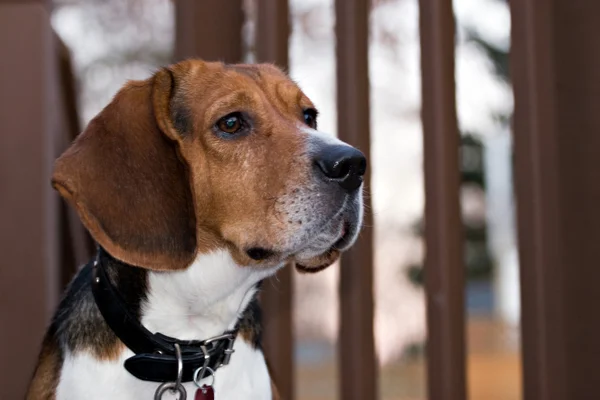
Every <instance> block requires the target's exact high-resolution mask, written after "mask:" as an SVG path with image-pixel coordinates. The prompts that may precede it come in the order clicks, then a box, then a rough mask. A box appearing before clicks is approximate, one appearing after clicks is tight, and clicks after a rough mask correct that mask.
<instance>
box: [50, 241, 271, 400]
mask: <svg viewBox="0 0 600 400" xmlns="http://www.w3.org/2000/svg"><path fill="white" fill-rule="evenodd" d="M273 272H274V271H273V270H270V271H269V270H260V271H256V270H251V269H248V268H242V267H238V266H237V265H235V263H234V262H233V260H232V259H231V257H230V256H229V255H228V253H226V252H215V253H211V254H208V255H203V256H201V257H199V258H198V259H197V260H196V262H195V263H194V264H193V265H191V266H190V267H189V268H188V269H187V270H185V271H181V272H172V273H150V274H149V276H148V292H147V298H146V301H145V302H144V303H143V305H142V306H141V308H142V310H141V312H142V317H141V322H142V324H143V325H144V326H145V327H146V328H147V329H149V330H150V331H151V332H161V333H163V334H165V335H168V336H171V337H176V338H179V339H182V340H191V339H198V338H204V339H208V338H211V337H214V336H217V335H220V334H222V333H223V332H224V331H225V330H230V329H232V328H233V327H234V326H235V324H236V321H238V320H239V319H240V318H241V316H242V314H243V312H244V310H245V309H246V308H247V307H248V304H249V303H250V301H251V300H252V299H253V298H254V295H255V292H256V283H257V282H259V281H260V280H262V279H264V278H265V277H266V276H268V275H270V274H272V273H273ZM131 356H133V352H132V351H131V350H129V349H125V350H124V351H123V352H122V354H121V355H120V356H119V358H118V359H116V360H109V361H107V360H99V359H98V358H96V357H94V355H92V353H90V352H88V351H85V350H79V351H77V352H70V351H69V350H68V349H67V350H66V352H65V354H64V362H63V366H62V370H61V373H60V378H59V382H58V387H57V391H56V394H57V395H56V400H71V399H73V400H81V399H86V400H106V399H111V400H138V399H139V400H152V399H154V394H155V392H156V389H157V388H158V386H159V385H160V384H161V382H146V381H142V380H139V379H137V378H136V377H134V376H133V375H131V374H130V373H129V372H128V371H127V370H126V369H125V368H124V366H123V363H124V361H125V360H126V359H127V358H129V357H131ZM210 380H211V379H210V378H206V379H205V380H204V381H203V382H201V383H203V384H204V383H210ZM185 388H186V391H187V398H188V399H190V400H193V399H194V396H195V392H196V389H197V387H196V385H195V384H194V383H193V382H188V383H186V384H185ZM214 391H215V399H216V400H237V399H256V400H263V399H265V400H266V399H269V400H271V398H272V394H271V380H270V377H269V373H268V370H267V366H266V362H265V358H264V355H263V353H262V351H261V350H260V349H257V348H256V347H255V346H253V345H252V344H251V343H249V342H246V341H245V340H244V338H242V337H241V336H240V335H238V337H237V339H236V341H235V344H234V353H233V355H232V357H231V360H230V362H229V364H228V365H226V366H223V367H221V368H219V369H217V371H216V374H215V382H214ZM176 398H177V396H176V395H173V394H171V393H170V392H169V391H167V392H166V393H165V395H164V396H163V397H162V399H165V400H166V399H176Z"/></svg>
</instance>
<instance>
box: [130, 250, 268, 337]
mask: <svg viewBox="0 0 600 400" xmlns="http://www.w3.org/2000/svg"><path fill="white" fill-rule="evenodd" d="M275 271H276V268H269V269H257V268H253V267H241V266H239V265H237V264H236V263H235V262H234V261H233V258H232V257H231V256H230V254H229V252H227V251H226V250H219V251H215V252H213V253H210V254H203V255H200V256H198V257H197V258H196V260H195V261H194V263H193V264H192V265H191V266H190V267H188V268H187V269H186V270H183V271H176V272H155V271H150V272H148V275H147V288H146V293H147V294H146V299H145V301H143V302H142V303H141V313H140V314H141V322H142V324H143V325H144V326H145V327H146V328H147V329H149V330H150V331H151V332H160V333H162V334H165V335H168V336H171V337H175V338H178V339H181V340H187V339H190V340H191V339H196V340H203V339H207V338H210V337H213V336H216V335H219V334H221V333H223V332H224V331H226V330H229V329H233V328H234V326H235V324H236V322H237V321H238V319H239V318H240V316H241V315H242V313H243V312H244V310H245V309H246V307H247V305H248V303H249V302H250V300H252V298H253V297H254V294H255V292H256V288H257V285H258V283H259V282H260V281H262V280H263V279H264V278H266V277H268V276H270V275H272V274H273V273H274V272H275Z"/></svg>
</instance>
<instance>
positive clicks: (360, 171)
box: [315, 145, 367, 192]
mask: <svg viewBox="0 0 600 400" xmlns="http://www.w3.org/2000/svg"><path fill="white" fill-rule="evenodd" d="M315 164H316V165H317V166H318V169H319V170H320V171H321V172H322V173H323V175H325V177H326V178H327V179H328V180H330V181H334V182H337V183H338V184H339V185H340V186H341V187H342V188H343V189H345V190H346V191H348V192H353V191H355V190H356V189H358V188H359V187H360V185H361V183H362V182H363V176H364V175H365V172H366V170H367V159H366V158H365V155H364V154H363V153H361V152H360V151H359V150H357V149H355V148H354V147H350V146H344V145H332V146H324V147H323V148H322V149H321V150H320V151H319V152H318V153H317V154H316V156H315Z"/></svg>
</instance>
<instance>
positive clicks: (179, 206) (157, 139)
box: [52, 70, 196, 270]
mask: <svg viewBox="0 0 600 400" xmlns="http://www.w3.org/2000/svg"><path fill="white" fill-rule="evenodd" d="M174 79H175V77H174V76H173V74H172V73H171V72H170V71H167V70H162V71H160V72H159V73H158V74H157V75H155V76H154V77H153V78H151V79H149V80H147V81H142V82H131V83H129V84H127V85H126V86H125V87H124V88H123V89H121V91H120V92H119V93H118V94H117V95H116V96H115V98H114V99H113V101H112V102H111V103H110V104H109V105H108V106H107V107H106V108H105V109H104V110H102V112H100V114H98V116H96V117H95V118H94V119H93V120H92V121H91V122H90V124H89V125H88V127H87V129H86V130H85V131H84V132H83V133H82V134H81V135H80V136H79V137H78V138H77V139H76V140H75V142H74V143H73V144H72V146H71V147H70V148H69V149H68V150H67V151H66V152H65V153H64V154H63V155H62V156H61V157H60V158H59V159H58V160H57V161H56V165H55V170H54V174H53V177H52V182H53V185H54V187H55V188H56V189H57V190H58V191H59V192H60V193H61V195H62V196H64V197H65V198H66V199H67V200H68V201H69V202H70V203H71V204H72V205H73V206H74V207H75V208H76V209H77V212H78V213H79V216H80V217H81V219H82V221H83V223H84V225H85V226H86V227H87V229H88V230H89V231H90V233H91V234H92V236H93V237H94V239H95V240H96V241H97V242H98V243H99V244H100V245H101V246H102V247H104V248H105V249H106V250H107V251H108V252H109V253H110V254H111V255H113V256H114V257H116V258H117V259H119V260H121V261H123V262H126V263H128V264H132V265H136V266H140V267H147V268H150V269H156V270H166V269H182V268H185V267H187V266H188V265H190V264H191V263H192V261H193V259H194V257H195V253H196V222H195V213H194V202H193V198H192V191H191V188H190V179H189V176H188V168H187V165H186V164H185V161H184V160H183V158H182V157H180V156H179V150H178V144H177V141H176V139H175V138H174V137H173V134H174V133H173V131H169V132H164V130H163V129H175V128H174V125H175V124H171V123H168V124H167V123H166V122H165V121H162V120H161V122H160V127H159V122H158V121H157V119H159V120H160V119H161V118H162V116H165V115H169V111H168V110H163V109H162V108H165V109H166V108H168V107H169V104H170V99H171V98H172V97H173V94H174V93H172V92H173V91H174V88H175V87H176V85H175V84H174V82H170V83H169V82H168V81H171V80H174ZM161 128H162V129H161Z"/></svg>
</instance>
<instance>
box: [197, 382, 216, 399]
mask: <svg viewBox="0 0 600 400" xmlns="http://www.w3.org/2000/svg"><path fill="white" fill-rule="evenodd" d="M194 400H215V391H214V390H213V388H212V386H207V385H202V387H201V388H198V390H196V397H195V398H194Z"/></svg>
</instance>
